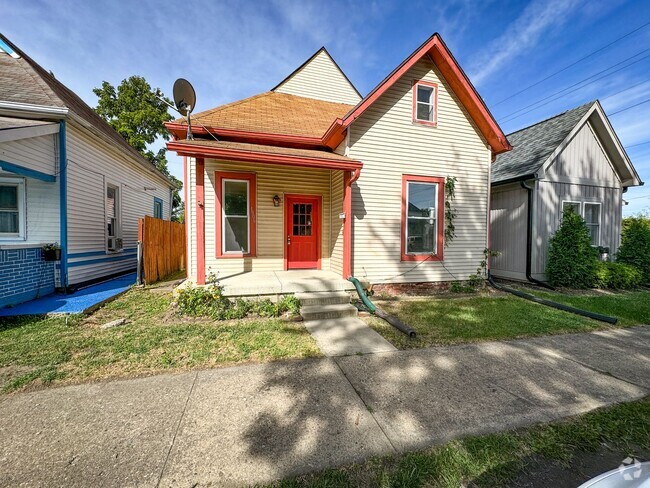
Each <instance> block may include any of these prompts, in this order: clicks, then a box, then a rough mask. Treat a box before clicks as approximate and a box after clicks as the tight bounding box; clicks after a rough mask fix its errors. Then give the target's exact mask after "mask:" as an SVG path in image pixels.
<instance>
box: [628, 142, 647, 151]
mask: <svg viewBox="0 0 650 488" xmlns="http://www.w3.org/2000/svg"><path fill="white" fill-rule="evenodd" d="M645 144H650V141H645V142H639V143H637V144H632V145H631V146H625V148H626V149H629V148H631V147H637V146H643V145H645Z"/></svg>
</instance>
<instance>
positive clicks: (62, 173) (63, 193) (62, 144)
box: [59, 120, 68, 291]
mask: <svg viewBox="0 0 650 488" xmlns="http://www.w3.org/2000/svg"><path fill="white" fill-rule="evenodd" d="M67 173H68V156H67V151H66V134H65V120H60V121H59V225H60V230H59V232H60V234H61V235H60V238H61V264H60V269H59V272H60V277H61V287H62V288H63V290H64V291H65V290H67V288H68V174H67Z"/></svg>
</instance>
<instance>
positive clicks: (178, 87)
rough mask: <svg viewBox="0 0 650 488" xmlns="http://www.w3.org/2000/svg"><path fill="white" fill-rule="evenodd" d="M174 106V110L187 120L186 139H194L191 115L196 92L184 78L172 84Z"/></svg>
mask: <svg viewBox="0 0 650 488" xmlns="http://www.w3.org/2000/svg"><path fill="white" fill-rule="evenodd" d="M174 104H175V105H176V110H178V112H179V113H180V114H181V115H183V116H184V117H185V118H186V119H187V139H194V137H193V136H192V121H191V113H192V110H193V109H194V106H195V105H196V92H195V91H194V87H193V86H192V84H191V83H190V82H189V81H187V80H186V79H184V78H179V79H177V80H176V81H175V82H174Z"/></svg>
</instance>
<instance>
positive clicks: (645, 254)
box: [616, 215, 650, 286]
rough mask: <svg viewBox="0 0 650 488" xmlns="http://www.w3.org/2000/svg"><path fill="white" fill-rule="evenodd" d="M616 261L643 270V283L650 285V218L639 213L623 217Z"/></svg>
mask: <svg viewBox="0 0 650 488" xmlns="http://www.w3.org/2000/svg"><path fill="white" fill-rule="evenodd" d="M616 261H617V262H619V263H625V264H629V265H630V266H634V267H635V268H636V269H638V270H639V271H640V272H641V275H642V283H643V284H644V285H646V286H647V285H650V218H648V217H647V216H644V215H639V216H637V217H627V218H625V219H623V230H622V233H621V246H620V247H619V248H618V252H617V253H616Z"/></svg>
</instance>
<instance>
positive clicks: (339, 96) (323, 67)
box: [275, 51, 361, 105]
mask: <svg viewBox="0 0 650 488" xmlns="http://www.w3.org/2000/svg"><path fill="white" fill-rule="evenodd" d="M275 91H276V92H279V93H287V94H289V95H297V96H300V97H307V98H316V99H318V100H324V101H326V102H336V103H348V104H350V105H356V104H357V103H359V101H361V98H360V97H359V94H358V93H357V92H356V91H355V90H354V88H352V86H351V85H350V82H349V81H348V80H347V79H346V78H345V76H344V75H343V74H342V73H341V71H340V70H339V69H338V68H337V67H336V65H335V64H334V62H333V61H332V58H330V57H329V56H328V55H327V53H326V52H325V51H321V52H319V53H318V54H317V55H316V57H314V59H312V60H311V61H310V62H309V63H307V64H306V65H305V66H303V67H302V68H301V69H300V70H299V71H297V72H296V73H294V74H293V75H292V76H291V77H290V78H289V79H288V80H286V81H284V82H283V83H282V84H281V85H280V86H278V87H277V88H276V89H275Z"/></svg>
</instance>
